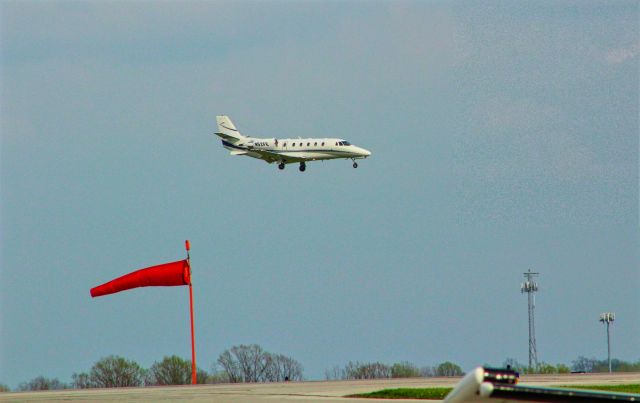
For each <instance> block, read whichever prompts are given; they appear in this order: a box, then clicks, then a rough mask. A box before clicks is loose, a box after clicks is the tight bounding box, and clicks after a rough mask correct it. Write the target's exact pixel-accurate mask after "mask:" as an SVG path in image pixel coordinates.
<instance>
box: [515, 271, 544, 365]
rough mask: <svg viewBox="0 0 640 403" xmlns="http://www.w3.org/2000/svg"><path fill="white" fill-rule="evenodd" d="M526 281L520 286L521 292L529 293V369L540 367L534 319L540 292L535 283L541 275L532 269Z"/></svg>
mask: <svg viewBox="0 0 640 403" xmlns="http://www.w3.org/2000/svg"><path fill="white" fill-rule="evenodd" d="M523 274H524V277H525V279H526V281H525V282H524V283H522V284H521V285H520V292H521V293H525V292H526V293H527V298H528V300H529V369H533V368H535V367H537V366H538V352H537V351H536V325H535V319H534V309H535V307H536V297H535V294H534V293H535V292H536V291H538V283H536V282H535V281H533V278H534V277H537V276H538V274H540V273H533V272H531V269H529V271H527V272H526V273H523Z"/></svg>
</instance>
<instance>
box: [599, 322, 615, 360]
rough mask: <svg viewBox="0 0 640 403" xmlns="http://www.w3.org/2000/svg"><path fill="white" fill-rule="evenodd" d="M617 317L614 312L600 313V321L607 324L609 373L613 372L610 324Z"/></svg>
mask: <svg viewBox="0 0 640 403" xmlns="http://www.w3.org/2000/svg"><path fill="white" fill-rule="evenodd" d="M615 319H616V314H615V313H613V312H605V313H601V314H600V322H602V323H606V324H607V360H608V361H609V373H611V341H610V340H611V339H610V335H609V324H610V323H611V322H613V321H614V320H615Z"/></svg>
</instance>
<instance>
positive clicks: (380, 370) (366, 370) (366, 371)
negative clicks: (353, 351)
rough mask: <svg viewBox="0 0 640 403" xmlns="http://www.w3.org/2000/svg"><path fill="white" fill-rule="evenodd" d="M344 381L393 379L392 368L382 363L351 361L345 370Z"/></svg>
mask: <svg viewBox="0 0 640 403" xmlns="http://www.w3.org/2000/svg"><path fill="white" fill-rule="evenodd" d="M343 378H344V379H379V378H391V367H389V366H388V365H385V364H382V363H380V362H369V363H360V362H357V361H356V362H352V361H349V363H347V365H346V366H345V368H344V375H343Z"/></svg>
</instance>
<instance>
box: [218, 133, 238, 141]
mask: <svg viewBox="0 0 640 403" xmlns="http://www.w3.org/2000/svg"><path fill="white" fill-rule="evenodd" d="M215 135H216V136H218V137H220V138H223V139H225V140H238V138H237V137H233V136H230V135H228V134H225V133H220V132H216V133H215Z"/></svg>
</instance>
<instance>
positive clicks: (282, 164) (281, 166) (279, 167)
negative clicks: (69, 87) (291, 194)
mask: <svg viewBox="0 0 640 403" xmlns="http://www.w3.org/2000/svg"><path fill="white" fill-rule="evenodd" d="M278 169H279V170H283V169H284V162H281V163H280V164H278Z"/></svg>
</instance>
